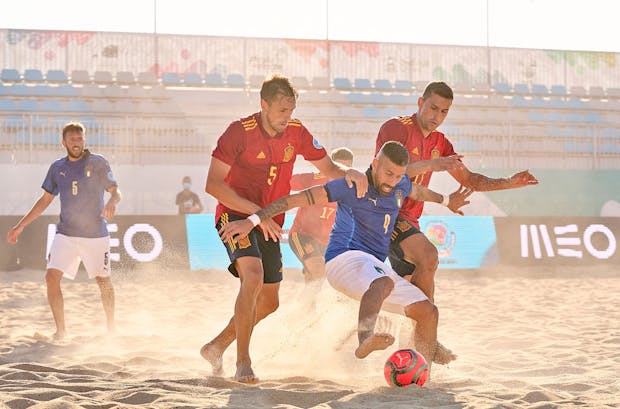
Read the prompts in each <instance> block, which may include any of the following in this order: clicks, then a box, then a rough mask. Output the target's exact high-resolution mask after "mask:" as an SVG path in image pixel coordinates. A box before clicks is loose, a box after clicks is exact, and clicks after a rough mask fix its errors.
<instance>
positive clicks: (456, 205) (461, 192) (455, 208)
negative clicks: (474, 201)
mask: <svg viewBox="0 0 620 409" xmlns="http://www.w3.org/2000/svg"><path fill="white" fill-rule="evenodd" d="M472 193H474V191H473V190H472V189H469V188H466V187H463V185H461V186H459V188H458V189H457V190H456V191H455V192H453V193H451V194H450V201H449V202H448V209H450V210H452V212H453V213H456V214H460V215H461V216H463V215H464V213H463V211H462V210H460V208H461V207H463V206H465V205H468V204H469V203H470V202H469V200H467V198H468V197H469V196H470V195H471V194H472Z"/></svg>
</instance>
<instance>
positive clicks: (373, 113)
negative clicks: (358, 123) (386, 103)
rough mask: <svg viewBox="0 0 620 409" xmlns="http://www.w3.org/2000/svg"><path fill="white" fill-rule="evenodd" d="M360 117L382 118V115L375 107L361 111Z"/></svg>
mask: <svg viewBox="0 0 620 409" xmlns="http://www.w3.org/2000/svg"><path fill="white" fill-rule="evenodd" d="M362 116H363V117H365V118H382V117H383V113H382V112H381V110H380V109H379V108H377V107H372V106H368V107H364V108H363V109H362Z"/></svg>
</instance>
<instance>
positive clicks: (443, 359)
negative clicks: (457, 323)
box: [433, 341, 457, 365]
mask: <svg viewBox="0 0 620 409" xmlns="http://www.w3.org/2000/svg"><path fill="white" fill-rule="evenodd" d="M456 358H457V356H456V354H454V353H452V351H451V350H449V349H448V348H446V347H445V346H443V345H442V344H441V343H440V342H439V341H437V348H436V349H435V356H434V357H433V362H434V363H436V364H439V365H447V364H449V363H450V362H452V361H454V360H455V359H456Z"/></svg>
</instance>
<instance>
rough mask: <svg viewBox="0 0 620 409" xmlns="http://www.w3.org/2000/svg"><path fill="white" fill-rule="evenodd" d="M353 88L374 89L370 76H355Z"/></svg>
mask: <svg viewBox="0 0 620 409" xmlns="http://www.w3.org/2000/svg"><path fill="white" fill-rule="evenodd" d="M353 88H355V89H372V83H371V82H370V80H369V79H368V78H355V79H354V80H353Z"/></svg>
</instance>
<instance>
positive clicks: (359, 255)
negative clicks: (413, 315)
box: [325, 250, 428, 315]
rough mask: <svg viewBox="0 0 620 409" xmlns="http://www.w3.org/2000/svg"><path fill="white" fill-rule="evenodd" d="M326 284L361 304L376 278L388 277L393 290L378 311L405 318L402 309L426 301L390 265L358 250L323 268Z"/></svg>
mask: <svg viewBox="0 0 620 409" xmlns="http://www.w3.org/2000/svg"><path fill="white" fill-rule="evenodd" d="M325 273H326V275H327V281H328V282H329V284H330V285H331V286H332V287H334V288H335V289H336V290H338V291H340V292H341V293H343V294H345V295H347V296H349V297H351V298H354V299H356V300H360V299H361V298H362V296H363V295H364V293H365V292H366V291H367V290H368V288H369V287H370V284H371V283H372V282H373V281H375V280H376V279H378V278H381V277H385V276H388V277H390V278H391V279H392V281H394V289H393V290H392V292H391V293H390V295H388V297H387V298H386V299H385V301H383V305H382V306H381V309H383V310H386V311H390V312H394V313H396V314H402V315H404V314H405V307H406V306H408V305H411V304H413V303H416V302H420V301H426V300H428V298H427V297H426V295H425V294H424V293H423V292H422V290H420V289H419V288H418V287H416V286H414V285H413V284H411V283H410V282H409V281H407V280H405V279H404V278H402V277H401V276H399V275H398V274H397V273H396V272H395V271H394V270H393V269H392V267H390V266H389V265H387V264H385V263H382V262H381V261H379V260H377V258H375V257H374V256H371V255H370V254H368V253H364V252H363V251H359V250H350V251H347V252H345V253H342V254H340V255H338V256H336V257H334V258H333V259H331V260H329V261H328V262H327V263H326V264H325Z"/></svg>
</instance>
